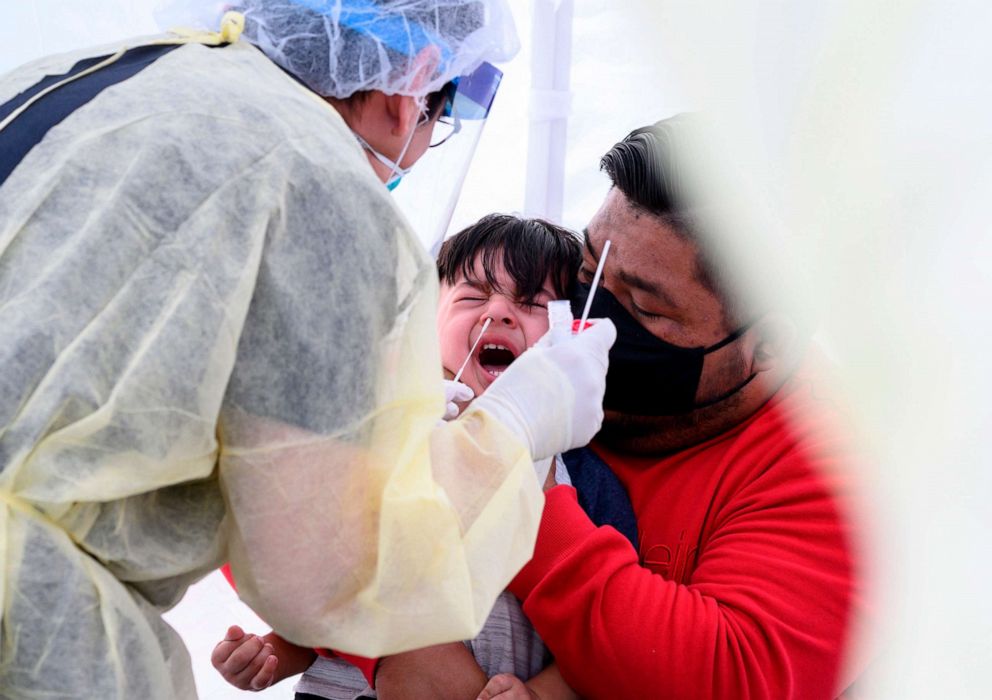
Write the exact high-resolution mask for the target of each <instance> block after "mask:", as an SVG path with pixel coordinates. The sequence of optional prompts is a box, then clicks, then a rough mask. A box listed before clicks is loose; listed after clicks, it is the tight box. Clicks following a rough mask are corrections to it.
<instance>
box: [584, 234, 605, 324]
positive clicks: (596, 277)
mask: <svg viewBox="0 0 992 700" xmlns="http://www.w3.org/2000/svg"><path fill="white" fill-rule="evenodd" d="M610 243H611V241H607V242H606V243H604V244H603V254H602V255H600V256H599V265H597V266H596V274H594V275H593V276H592V287H591V288H590V289H589V298H588V299H586V307H585V308H584V309H582V319H581V320H580V321H579V329H578V330H577V331H576V333H581V332H582V331H584V330H585V329H586V319H587V318H589V309H591V308H592V298H593V297H594V296H595V295H596V288H597V287H598V286H599V278H600V276H601V275H602V274H603V265H604V264H605V263H606V255H607V253H609V252H610Z"/></svg>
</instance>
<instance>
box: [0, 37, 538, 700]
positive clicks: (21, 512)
mask: <svg viewBox="0 0 992 700" xmlns="http://www.w3.org/2000/svg"><path fill="white" fill-rule="evenodd" d="M109 53H111V51H110V50H106V51H97V50H93V51H90V52H86V54H78V55H70V56H63V57H55V58H50V59H45V60H42V61H40V62H36V63H34V64H30V65H29V66H27V67H24V68H22V69H19V70H18V71H15V72H14V73H12V74H9V75H7V76H6V77H4V78H3V79H2V80H0V104H2V103H4V102H7V101H8V100H10V99H11V98H13V97H14V96H15V95H17V94H18V93H20V92H21V91H23V90H25V89H27V88H29V87H30V86H32V85H34V84H35V83H37V82H38V81H39V80H40V79H41V78H42V77H43V76H45V75H46V74H48V75H52V74H62V73H65V72H66V71H68V70H69V69H70V68H71V67H72V66H73V65H74V64H75V63H76V62H77V61H78V60H80V59H81V58H83V57H84V55H85V56H97V55H106V54H109ZM30 116H31V112H30V111H29V112H27V113H26V114H25V115H23V117H30ZM436 285H437V282H436V273H435V270H434V266H433V263H432V261H431V260H430V259H429V258H428V256H427V255H426V253H425V252H424V251H423V250H422V249H421V247H420V244H419V243H418V242H417V240H416V238H415V236H414V235H413V233H412V232H411V231H410V230H409V228H408V226H407V225H406V224H405V222H404V220H403V218H402V217H401V215H400V214H399V213H398V212H397V210H396V209H395V208H394V206H393V204H392V203H391V201H390V199H389V197H388V194H387V192H386V191H385V188H384V187H383V186H382V183H381V182H379V181H378V180H377V179H375V177H374V175H373V173H372V171H371V169H370V167H369V165H368V163H367V160H366V157H365V155H364V154H363V152H362V151H361V149H360V148H359V146H358V145H357V143H356V141H355V138H354V136H353V135H352V134H351V132H350V131H349V130H348V128H347V127H346V125H345V124H344V122H343V121H342V120H341V118H340V117H339V116H338V115H337V113H336V112H335V111H334V110H333V109H332V108H330V107H329V105H328V104H327V103H326V102H324V101H323V100H321V99H319V98H317V97H316V96H315V95H313V94H312V93H310V92H309V91H307V90H306V89H305V88H303V87H302V86H301V85H299V84H298V83H296V82H295V81H294V80H293V79H292V78H290V77H289V76H288V75H287V74H286V73H284V72H283V71H282V70H281V69H280V68H278V67H277V66H276V65H274V64H273V63H271V62H270V61H269V60H268V59H266V58H265V57H264V56H263V55H262V54H261V53H260V52H259V51H258V50H257V49H255V48H253V47H252V46H250V45H248V44H246V43H244V42H241V43H235V44H232V45H229V46H225V47H222V48H207V47H205V46H201V45H186V46H182V47H180V48H177V49H175V50H173V51H171V52H169V53H167V54H166V55H164V56H162V57H161V58H158V59H157V60H155V61H154V62H153V63H151V64H150V65H148V66H147V67H145V68H144V69H143V70H141V71H140V72H138V73H137V74H136V75H134V76H133V77H131V78H129V79H127V80H125V81H123V82H120V83H118V84H116V85H113V86H111V87H109V88H107V89H105V90H104V91H103V92H101V93H100V94H99V95H97V96H96V97H94V98H93V99H92V100H91V101H89V102H88V103H86V104H85V105H83V106H82V107H80V108H79V109H77V110H75V111H73V112H72V113H71V114H69V115H68V116H67V117H66V118H65V119H64V120H63V121H61V122H60V123H58V124H57V125H55V126H54V127H53V128H51V130H50V131H49V132H48V133H47V134H46V135H45V136H44V138H43V139H42V140H41V141H40V142H39V143H37V145H35V146H34V147H33V148H31V150H30V151H29V152H28V153H27V154H26V155H25V156H24V157H23V159H22V160H21V161H20V163H19V164H18V165H17V167H16V169H14V170H13V172H11V174H10V176H9V177H8V179H7V180H6V182H5V183H4V184H3V185H2V187H0V367H2V371H0V557H2V559H3V572H4V573H3V577H2V579H0V600H2V603H3V608H2V639H0V696H3V697H45V698H52V697H100V698H116V697H120V698H124V697H127V698H138V697H141V698H176V697H192V696H194V695H195V691H194V689H193V684H192V676H191V672H190V667H189V659H188V655H187V653H186V651H185V649H184V648H183V645H182V643H181V641H180V640H179V638H178V636H177V635H176V634H175V632H174V631H173V630H172V629H171V628H169V627H168V626H167V625H166V624H165V623H164V622H163V621H162V620H161V618H160V616H159V614H160V612H161V611H162V610H164V609H166V608H168V607H169V606H171V605H174V604H175V603H176V602H177V601H178V600H179V599H180V598H181V596H182V595H183V592H184V591H185V589H186V588H187V586H188V585H189V584H190V583H192V582H193V581H195V580H196V579H198V578H199V577H201V576H203V575H204V574H205V573H207V572H209V571H210V570H211V569H213V568H215V567H216V566H218V565H219V564H220V563H222V562H223V561H225V560H230V561H231V562H232V566H233V570H234V574H235V576H236V577H237V580H238V582H239V592H240V594H241V596H242V598H243V599H245V600H246V602H248V604H249V605H251V606H252V607H253V608H254V609H255V610H257V611H258V612H259V614H260V615H261V616H262V617H263V618H265V619H266V621H267V622H269V623H270V624H271V625H272V626H273V627H274V628H275V629H276V630H277V631H278V632H280V633H281V634H283V635H284V636H285V637H287V638H288V639H290V640H292V641H294V642H296V643H299V644H304V645H314V646H316V645H319V646H325V647H333V648H337V649H341V650H346V651H352V652H356V653H359V654H363V655H367V656H374V655H380V654H386V653H392V652H396V651H399V650H403V649H408V648H413V647H418V646H423V645H426V644H431V643H437V642H440V641H442V640H454V639H465V638H470V637H472V636H473V635H474V634H475V633H476V632H477V631H478V629H479V628H480V627H481V625H482V623H483V621H484V620H485V617H486V614H487V612H488V610H489V608H490V606H491V604H492V602H493V600H494V599H495V597H496V595H497V594H498V593H499V592H500V591H501V590H502V589H503V588H504V587H505V585H506V584H507V583H508V581H509V579H510V578H511V577H512V575H513V574H514V573H515V571H516V570H517V569H518V568H519V567H520V566H522V564H523V563H524V562H525V561H526V559H527V558H528V557H529V556H530V552H531V549H532V546H533V540H534V537H535V536H536V528H537V523H538V519H539V515H540V507H541V504H542V498H541V494H540V488H539V486H538V484H537V480H536V477H535V476H534V474H533V470H532V466H531V462H530V458H529V456H528V454H527V452H526V450H525V448H524V447H523V446H522V445H521V444H520V443H519V441H518V440H517V439H516V438H515V437H514V436H513V435H511V434H510V433H509V432H508V431H507V430H506V429H505V428H503V426H502V425H501V424H499V423H498V422H496V421H494V420H493V419H491V418H490V417H489V416H488V415H487V414H485V413H483V412H480V411H478V410H476V411H471V410H470V411H469V412H468V413H467V414H466V415H464V416H463V417H462V418H461V419H459V420H458V421H455V422H452V423H449V424H440V425H439V424H438V417H439V416H440V415H441V413H442V412H443V393H442V388H441V370H440V359H439V353H438V349H437V340H436V337H435V324H434V314H435V304H436Z"/></svg>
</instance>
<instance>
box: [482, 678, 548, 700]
mask: <svg viewBox="0 0 992 700" xmlns="http://www.w3.org/2000/svg"><path fill="white" fill-rule="evenodd" d="M495 697H499V700H540V696H539V695H538V694H537V693H535V692H534V691H533V690H531V689H530V688H528V687H527V685H526V684H524V682H523V681H522V680H520V679H519V678H517V677H516V676H514V675H513V674H512V673H501V674H499V675H498V676H493V677H492V678H490V679H489V682H488V683H486V687H485V688H483V689H482V692H481V693H479V697H478V698H476V700H491V698H495Z"/></svg>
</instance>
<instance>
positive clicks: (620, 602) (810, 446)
mask: <svg viewBox="0 0 992 700" xmlns="http://www.w3.org/2000/svg"><path fill="white" fill-rule="evenodd" d="M694 131H695V130H694V128H693V126H692V124H691V118H690V117H687V116H678V117H674V118H672V119H668V120H664V121H661V122H658V123H657V124H655V125H653V126H650V127H646V128H643V129H638V130H636V131H634V132H632V133H631V134H630V135H629V136H627V137H626V138H625V139H624V140H623V141H621V142H620V143H618V144H616V146H614V148H613V149H612V150H611V151H610V152H609V153H607V154H606V156H604V158H603V159H602V163H601V166H602V168H603V170H605V172H606V173H607V174H608V175H609V176H610V178H611V180H612V182H613V187H612V189H611V190H610V192H609V194H608V195H607V197H606V200H605V201H604V202H603V205H602V206H601V208H600V209H599V211H598V212H597V213H596V215H595V216H594V217H593V219H592V220H591V221H590V222H589V225H588V227H587V229H586V232H585V233H586V237H585V259H584V263H583V269H582V272H581V273H580V280H584V281H585V282H586V285H585V288H584V289H580V291H579V294H578V298H576V299H574V300H573V301H574V302H575V305H576V307H577V308H581V305H582V302H583V301H584V298H585V295H586V294H588V293H589V292H588V290H589V287H588V283H589V282H590V281H591V279H592V275H593V271H594V270H595V269H596V266H597V263H598V260H599V258H600V256H601V255H602V254H603V249H604V246H605V244H606V241H608V240H609V241H611V250H610V252H609V254H608V256H607V260H606V263H605V266H604V269H603V273H602V279H601V283H600V284H601V286H600V287H599V288H598V289H597V290H596V293H595V296H594V301H593V306H592V312H591V314H590V316H591V317H606V318H610V319H612V320H613V322H614V323H615V324H616V327H617V331H618V339H617V342H616V344H615V345H614V347H613V349H612V351H611V353H610V368H609V373H608V375H607V392H606V398H605V401H604V406H605V408H606V422H605V423H604V426H603V429H602V431H601V432H600V434H599V435H598V436H597V438H596V440H595V441H594V442H593V443H592V445H591V451H590V450H587V451H584V452H582V453H580V454H576V453H577V452H579V451H574V452H573V453H571V454H570V455H566V463H568V462H569V459H570V458H571V459H572V460H573V461H579V462H581V461H582V460H588V459H602V460H604V461H605V462H606V463H607V464H608V465H609V466H610V467H611V468H612V469H613V471H614V472H615V473H616V475H617V476H618V477H619V478H620V481H621V482H622V483H623V485H624V486H625V487H626V489H627V491H628V494H629V496H630V499H631V503H632V505H633V508H634V512H635V517H636V521H637V531H638V546H637V547H636V548H635V547H634V546H632V545H631V542H630V541H629V540H628V539H627V538H626V537H624V536H623V535H622V534H620V533H619V532H617V531H616V530H614V529H613V528H611V527H596V526H595V525H594V524H593V523H592V522H591V521H590V520H589V518H588V516H587V515H586V514H585V512H584V511H583V509H582V508H581V507H580V505H579V503H578V502H577V499H576V492H575V490H574V489H572V488H570V487H568V486H554V485H552V484H549V486H551V488H548V490H547V492H546V497H547V502H546V505H545V509H544V515H543V520H542V523H541V529H540V532H539V535H538V540H537V546H536V551H535V553H534V558H533V560H532V561H531V562H530V563H529V564H528V565H527V566H526V567H525V568H524V569H523V571H521V572H520V574H519V575H518V576H517V578H516V579H515V581H514V582H513V584H512V585H511V590H512V591H513V592H514V593H515V594H516V595H517V596H518V597H519V598H520V599H521V600H522V601H523V609H524V612H525V613H526V614H527V616H528V617H529V618H530V620H531V621H532V622H533V624H534V627H535V628H536V629H537V631H538V633H539V634H540V635H541V637H542V638H543V639H544V641H545V643H546V644H547V646H548V647H549V649H550V650H551V651H552V652H553V653H554V656H555V659H556V661H557V664H558V666H559V668H560V672H561V675H562V677H563V678H564V680H565V681H566V682H567V683H568V684H569V685H570V686H571V687H572V688H574V689H575V690H576V691H577V692H578V693H579V694H580V695H581V696H583V697H587V698H735V699H739V698H776V699H785V698H802V699H806V698H832V697H836V696H837V695H839V694H840V693H841V692H842V691H844V689H845V688H846V687H847V686H848V684H849V683H850V680H851V679H850V678H846V677H844V676H845V675H847V674H846V672H845V666H847V665H848V664H847V659H846V658H845V657H846V653H845V652H846V650H847V648H848V646H849V645H848V637H849V634H850V628H851V625H850V621H851V620H852V618H853V617H854V615H856V614H860V612H861V609H862V607H863V605H864V603H863V596H862V592H861V585H860V583H859V578H858V573H857V561H856V557H855V555H854V550H855V544H856V538H855V534H854V532H853V528H852V514H851V513H850V512H849V509H848V508H849V506H848V503H849V501H848V497H849V493H848V491H847V488H848V487H847V483H848V481H847V478H846V477H845V473H850V465H851V464H852V462H853V461H854V452H853V451H852V449H851V448H850V447H849V445H848V444H847V440H846V439H845V431H844V430H843V429H842V428H840V427H839V426H840V420H839V419H838V417H837V416H836V415H835V408H834V405H833V404H832V402H830V401H829V400H828V399H827V398H826V394H825V393H823V392H822V391H821V389H820V388H818V387H819V386H821V385H819V384H818V382H819V381H820V379H819V378H818V376H817V375H818V372H817V371H815V370H814V368H813V367H812V364H813V358H811V353H810V352H809V351H807V350H808V349H807V344H806V343H805V342H803V338H804V337H805V334H804V333H802V332H801V331H800V326H799V325H798V324H797V323H796V322H795V320H794V316H793V315H792V314H789V313H787V312H785V310H784V309H785V307H786V306H787V304H781V305H776V304H774V303H773V304H771V305H760V306H759V305H757V304H749V303H747V302H746V301H745V300H744V299H742V298H741V297H742V295H740V294H738V293H737V292H735V290H734V289H731V285H730V284H729V279H730V274H729V272H730V271H727V270H725V269H721V263H720V260H721V259H720V258H718V257H717V256H716V255H714V254H713V252H712V250H710V249H708V244H707V240H706V234H705V229H706V227H705V226H704V225H703V224H702V222H701V219H700V215H701V214H704V213H706V212H707V208H706V203H705V196H703V200H702V201H701V200H700V193H699V192H698V191H690V190H689V188H688V187H687V185H686V184H685V183H686V181H687V180H688V178H687V177H685V173H684V170H683V169H682V165H681V163H684V162H685V161H683V160H682V159H683V158H684V157H685V155H686V153H694V154H695V151H694V148H695V146H690V143H691V139H692V137H693V134H694ZM569 468H570V470H571V469H572V464H571V463H569ZM494 685H498V683H495V684H494V682H492V681H491V682H490V687H493V686H494ZM490 694H491V693H490V691H489V690H487V692H486V693H484V695H486V696H488V695H490ZM511 695H512V694H511ZM508 696H509V695H508Z"/></svg>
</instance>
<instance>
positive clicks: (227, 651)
mask: <svg viewBox="0 0 992 700" xmlns="http://www.w3.org/2000/svg"><path fill="white" fill-rule="evenodd" d="M210 663H212V664H213V665H214V668H216V669H217V671H218V672H219V673H220V675H222V676H223V677H224V680H226V681H227V682H228V683H230V684H231V685H233V686H234V687H235V688H240V689H241V690H262V689H264V688H268V687H269V686H270V685H272V682H273V681H274V680H275V677H276V668H277V667H278V665H279V658H278V657H277V656H276V655H275V649H274V648H273V647H272V645H271V644H269V643H268V642H266V641H265V640H264V639H263V638H262V637H259V636H258V635H257V634H245V632H244V630H242V629H241V628H240V627H238V626H237V625H232V626H231V627H228V628H227V635H225V637H224V639H223V641H221V642H220V643H219V644H218V645H217V646H215V647H214V651H213V653H212V654H211V655H210Z"/></svg>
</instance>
